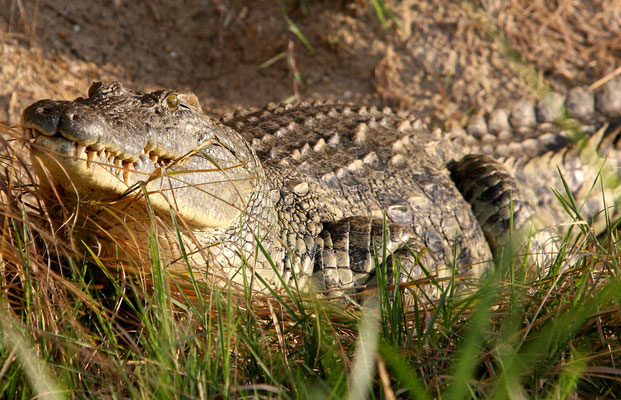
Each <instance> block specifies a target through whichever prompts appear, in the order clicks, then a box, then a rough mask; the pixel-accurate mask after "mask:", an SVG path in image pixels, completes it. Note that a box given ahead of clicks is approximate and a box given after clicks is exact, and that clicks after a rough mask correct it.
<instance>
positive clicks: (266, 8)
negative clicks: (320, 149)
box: [0, 0, 621, 124]
mask: <svg viewBox="0 0 621 400" xmlns="http://www.w3.org/2000/svg"><path fill="white" fill-rule="evenodd" d="M386 6H387V8H388V9H389V10H391V11H392V12H393V13H394V15H395V20H396V21H397V22H398V26H397V24H395V22H394V21H390V19H389V24H388V25H390V26H389V27H387V28H385V27H383V26H382V23H381V21H380V18H378V16H377V14H376V12H375V9H374V7H373V4H372V1H371V0H367V1H365V0H356V1H346V0H341V1H338V0H333V1H327V0H326V1H312V2H311V1H301V0H297V1H284V2H279V1H273V0H272V1H267V0H262V1H260V0H253V1H248V0H210V1H205V0H203V1H198V0H178V1H175V2H170V1H166V0H141V1H135V0H134V1H128V0H108V1H101V2H95V1H75V0H36V1H35V0H0V121H3V122H4V123H5V124H16V123H17V122H18V120H19V113H20V112H21V109H23V107H24V106H26V105H28V104H29V103H30V102H32V101H34V100H36V99H38V98H44V97H54V98H59V97H60V98H74V97H76V96H79V95H85V94H86V89H87V87H88V86H89V84H90V82H92V81H96V80H119V81H122V82H124V83H126V84H129V85H131V86H132V87H135V88H137V89H154V88H158V87H170V88H183V89H191V90H193V91H194V92H195V93H196V94H197V95H198V97H199V99H200V100H201V102H202V104H203V106H205V107H206V108H207V109H208V110H211V111H214V112H222V111H228V110H232V109H235V108H237V107H247V106H260V105H263V104H266V103H267V102H270V101H275V102H279V101H286V100H289V101H291V100H294V99H295V98H292V96H293V95H297V96H298V98H299V99H308V98H322V99H341V100H347V101H351V102H357V103H373V104H376V105H390V106H393V107H397V108H404V109H410V110H412V111H414V112H422V113H423V114H421V115H425V116H426V119H429V120H435V121H438V120H439V121H445V120H447V119H451V120H458V121H462V120H463V118H464V115H466V114H467V113H469V112H472V111H476V110H489V109H491V108H493V107H494V106H495V105H497V104H505V103H508V102H510V101H512V100H514V99H518V98H522V97H527V98H533V97H534V96H535V92H534V91H533V86H536V85H539V87H540V88H541V87H542V83H545V85H549V86H550V87H552V88H553V89H555V90H557V91H561V92H563V91H566V90H567V88H568V87H572V86H576V85H590V84H592V83H593V82H596V81H597V80H598V79H599V78H602V77H604V76H606V75H607V74H610V73H611V72H612V71H613V70H614V69H615V68H617V67H619V65H621V1H619V0H590V1H589V0H585V1H561V0H558V1H547V0H533V1H531V0H513V1H503V0H480V1H463V2H454V1H450V0H428V1H416V0H404V1H386ZM292 24H294V25H295V26H296V27H297V28H298V29H299V31H300V32H301V34H302V35H303V37H304V38H305V39H306V40H307V42H308V45H305V44H304V43H303V41H302V40H301V39H300V36H296V34H294V33H293V31H294V29H292V27H293V25H292ZM292 60H293V62H292ZM295 74H298V75H299V76H301V78H300V82H297V81H296V80H295V79H294V75H295Z"/></svg>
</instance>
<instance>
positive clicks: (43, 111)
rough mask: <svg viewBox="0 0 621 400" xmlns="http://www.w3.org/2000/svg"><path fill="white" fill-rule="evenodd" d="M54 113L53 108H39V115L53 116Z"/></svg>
mask: <svg viewBox="0 0 621 400" xmlns="http://www.w3.org/2000/svg"><path fill="white" fill-rule="evenodd" d="M52 112H54V109H53V108H52V107H47V106H43V107H39V108H37V114H43V115H45V114H51V113H52Z"/></svg>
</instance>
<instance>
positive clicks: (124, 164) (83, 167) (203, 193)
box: [24, 128, 254, 227]
mask: <svg viewBox="0 0 621 400" xmlns="http://www.w3.org/2000/svg"><path fill="white" fill-rule="evenodd" d="M24 132H25V136H26V137H27V138H28V137H29V138H34V140H33V141H32V143H31V159H32V161H33V165H34V167H35V170H36V173H37V175H38V176H39V179H40V182H41V184H42V186H43V187H44V188H45V187H50V186H52V185H60V186H61V187H63V188H64V190H65V191H66V192H68V193H75V194H76V195H77V197H78V198H79V199H80V200H85V201H89V202H97V203H100V204H104V203H108V204H111V203H115V202H116V201H118V200H119V199H121V198H123V197H125V196H126V195H130V196H132V195H133V196H135V195H141V194H142V193H143V192H142V190H141V184H144V187H145V188H146V191H147V193H148V194H149V201H150V203H151V205H152V207H153V208H154V209H155V210H158V211H160V212H165V213H168V211H169V210H170V209H171V208H173V209H174V210H175V211H176V212H177V214H178V216H180V217H181V218H183V219H184V220H185V221H186V222H188V223H190V224H192V225H195V226H202V227H221V226H228V225H230V224H232V223H233V222H234V221H235V220H236V219H237V218H238V217H239V215H240V214H241V213H242V212H244V210H245V204H246V202H247V199H248V197H249V194H250V193H251V191H252V189H253V184H254V182H253V181H252V180H251V179H249V177H248V174H247V173H246V172H245V170H243V168H242V167H241V166H240V167H238V168H231V169H227V170H222V169H219V168H218V167H216V166H214V164H213V162H212V161H210V160H209V158H208V157H204V156H201V155H203V153H199V154H195V155H190V156H188V157H186V158H184V159H180V160H176V161H168V162H167V163H166V164H168V165H164V164H163V163H162V162H160V161H156V162H154V161H153V159H152V158H149V157H147V156H146V154H142V155H141V156H140V157H138V158H137V159H136V161H134V162H131V161H129V160H124V159H121V158H120V157H115V156H114V155H112V154H111V153H110V152H108V151H106V150H105V149H103V150H99V151H96V150H93V149H92V148H89V147H85V146H83V145H80V144H78V143H76V142H74V141H72V140H69V139H66V138H64V137H62V136H61V135H54V136H47V135H46V134H43V133H41V132H39V131H38V130H37V129H36V128H24ZM135 207H142V210H141V211H143V210H144V205H140V204H138V205H135ZM126 211H129V212H131V210H126Z"/></svg>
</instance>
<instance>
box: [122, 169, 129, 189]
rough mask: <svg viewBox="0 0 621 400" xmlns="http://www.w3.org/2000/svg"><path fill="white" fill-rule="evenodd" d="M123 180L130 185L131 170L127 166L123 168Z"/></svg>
mask: <svg viewBox="0 0 621 400" xmlns="http://www.w3.org/2000/svg"><path fill="white" fill-rule="evenodd" d="M123 182H124V183H125V184H126V185H129V170H128V169H127V168H126V169H124V170H123Z"/></svg>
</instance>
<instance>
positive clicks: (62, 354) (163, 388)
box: [0, 129, 621, 399]
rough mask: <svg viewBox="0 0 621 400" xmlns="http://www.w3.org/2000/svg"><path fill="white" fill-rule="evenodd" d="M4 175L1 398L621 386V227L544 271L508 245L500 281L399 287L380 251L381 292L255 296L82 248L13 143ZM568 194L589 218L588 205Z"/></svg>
mask: <svg viewBox="0 0 621 400" xmlns="http://www.w3.org/2000/svg"><path fill="white" fill-rule="evenodd" d="M5 131H6V132H5V133H7V134H15V132H11V131H8V129H5ZM2 167H3V168H2V169H1V170H2V180H1V181H0V183H1V186H2V188H3V191H2V202H1V204H2V207H3V213H2V224H3V231H2V232H3V235H2V242H1V248H0V249H1V250H0V254H1V257H2V264H1V268H0V279H1V283H0V284H1V288H0V309H1V311H0V323H1V325H0V348H2V351H0V397H2V398H15V399H16V398H31V397H37V398H45V399H62V398H100V397H110V398H229V397H235V398H271V397H277V398H320V397H321V398H326V397H327V398H344V397H349V398H361V397H363V396H367V397H368V398H388V399H391V398H396V397H398V398H408V397H409V398H413V399H414V398H416V399H418V398H424V399H425V398H426V399H431V398H437V397H442V398H447V399H458V398H468V397H485V398H565V397H568V396H569V395H570V394H578V395H579V396H581V397H613V396H614V395H615V393H619V392H620V391H619V389H620V386H621V385H620V383H619V381H620V380H621V370H619V369H618V367H617V366H618V365H619V362H620V361H621V360H620V359H619V352H620V351H621V346H620V343H619V338H618V335H619V327H620V326H621V324H620V321H619V299H620V298H621V282H620V281H619V279H618V277H617V271H618V268H619V259H620V258H619V254H618V252H617V249H618V246H617V245H616V244H617V236H616V231H615V229H613V228H614V227H611V229H610V230H609V233H608V235H607V236H605V237H604V238H603V239H602V238H598V237H597V236H595V235H593V234H592V232H591V231H590V230H589V229H588V225H586V224H585V223H584V222H583V221H579V220H576V221H575V224H574V225H573V226H572V227H571V228H572V229H570V231H571V232H570V234H568V235H567V236H566V237H565V238H564V239H563V245H562V247H561V250H560V251H559V253H558V254H555V255H554V257H552V259H553V261H552V262H551V265H550V267H549V268H547V269H546V272H545V273H544V274H543V275H544V276H543V277H541V278H536V276H538V274H539V273H537V272H535V270H534V266H533V265H531V262H530V261H529V258H527V257H521V256H519V255H517V256H514V253H516V252H515V251H513V250H512V249H506V251H505V256H504V257H502V258H500V259H499V260H497V262H496V265H495V268H494V269H493V272H492V273H490V274H489V276H488V277H487V278H485V279H484V280H480V281H474V280H472V279H468V278H469V277H463V276H454V277H452V278H451V279H449V280H444V281H440V280H438V279H437V278H436V277H434V276H429V277H428V278H426V279H421V280H418V281H413V282H408V283H406V284H401V285H399V286H398V287H394V286H392V285H391V284H390V282H387V281H386V279H387V277H386V274H385V271H386V262H387V261H386V260H387V258H388V257H387V256H388V255H387V254H381V253H380V254H378V255H377V266H378V271H380V273H379V276H378V281H379V283H380V284H379V287H378V288H377V289H376V290H375V289H368V290H366V291H363V292H362V293H359V294H351V295H350V296H349V297H347V298H345V297H341V298H337V299H328V297H329V296H328V295H323V296H318V295H313V294H308V293H300V292H299V291H296V290H293V289H292V290H288V291H274V292H272V293H268V294H256V293H255V294H252V293H250V291H249V290H239V288H231V287H226V286H225V287H222V286H216V285H211V286H210V285H208V284H204V283H200V282H197V281H195V280H192V279H188V280H186V281H185V282H182V281H180V280H179V277H174V276H170V274H169V273H168V272H167V270H166V268H165V265H164V261H163V260H162V257H161V256H160V255H159V251H158V244H157V241H156V240H152V241H151V246H150V249H149V251H150V265H149V266H147V268H143V269H142V271H141V273H138V274H132V273H127V272H128V271H130V270H131V268H129V267H132V266H130V265H122V263H121V262H120V261H119V260H120V258H119V259H117V260H116V261H115V260H114V259H112V260H111V259H99V258H98V257H97V256H95V254H93V253H91V252H89V251H88V250H86V247H85V246H83V245H81V244H77V245H73V246H72V245H71V243H70V241H69V240H65V239H63V234H62V232H63V231H62V229H61V230H54V229H51V228H50V226H55V227H59V226H61V225H62V224H61V223H60V222H63V221H54V220H53V218H54V217H53V216H52V215H51V214H50V210H49V209H47V208H46V207H45V206H44V205H43V203H42V201H41V197H40V196H41V195H40V193H39V192H38V191H37V190H36V186H35V185H34V183H33V178H32V176H30V175H29V174H28V171H27V169H26V168H25V166H24V163H23V161H22V158H20V154H19V152H16V151H15V150H12V146H11V145H10V143H7V142H4V143H3V149H2ZM559 201H563V203H564V204H566V206H567V209H568V214H569V215H572V216H574V218H577V217H576V216H578V215H579V205H577V204H576V202H575V199H572V198H571V196H567V195H565V196H563V197H560V199H559ZM568 219H569V217H568ZM152 237H153V238H155V235H152ZM72 248H77V249H79V250H80V251H82V252H83V254H77V253H76V252H75V251H72V250H71V249H72ZM122 251H123V249H119V254H121V253H122ZM518 253H519V252H518ZM134 267H136V266H134ZM101 271H103V274H102V273H101ZM434 288H435V289H436V290H438V291H439V293H440V299H439V301H437V302H434V303H433V304H432V303H430V302H429V301H427V300H426V299H425V296H424V295H421V291H425V290H427V291H428V290H430V289H434Z"/></svg>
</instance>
